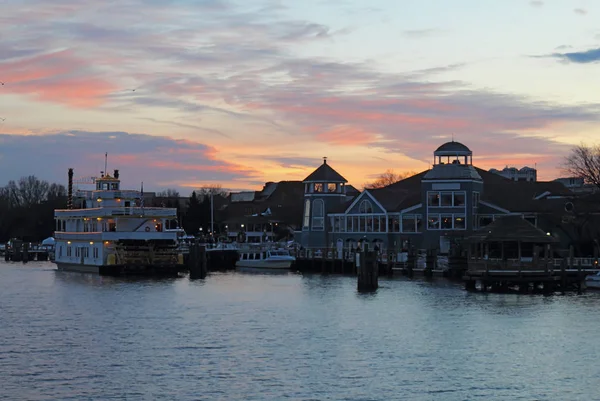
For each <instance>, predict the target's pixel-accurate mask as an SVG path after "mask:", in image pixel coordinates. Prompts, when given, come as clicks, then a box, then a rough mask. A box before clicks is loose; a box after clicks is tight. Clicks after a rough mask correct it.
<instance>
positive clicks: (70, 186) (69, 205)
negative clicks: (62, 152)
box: [67, 168, 73, 209]
mask: <svg viewBox="0 0 600 401" xmlns="http://www.w3.org/2000/svg"><path fill="white" fill-rule="evenodd" d="M67 209H73V169H72V168H70V169H69V184H68V189H67Z"/></svg>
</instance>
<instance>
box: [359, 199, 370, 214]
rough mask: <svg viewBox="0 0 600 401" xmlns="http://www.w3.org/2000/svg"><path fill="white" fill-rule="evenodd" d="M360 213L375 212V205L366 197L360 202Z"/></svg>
mask: <svg viewBox="0 0 600 401" xmlns="http://www.w3.org/2000/svg"><path fill="white" fill-rule="evenodd" d="M358 213H361V214H365V213H373V205H372V204H371V201H369V200H366V199H365V200H364V201H362V202H360V206H359V207H358Z"/></svg>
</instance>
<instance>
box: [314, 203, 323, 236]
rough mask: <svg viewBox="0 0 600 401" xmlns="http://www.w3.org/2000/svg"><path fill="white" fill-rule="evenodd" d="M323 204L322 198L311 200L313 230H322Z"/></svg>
mask: <svg viewBox="0 0 600 401" xmlns="http://www.w3.org/2000/svg"><path fill="white" fill-rule="evenodd" d="M324 209H325V206H324V204H323V200H322V199H315V200H314V201H313V214H312V216H313V217H312V228H313V230H322V229H323V226H324V224H325V210H324Z"/></svg>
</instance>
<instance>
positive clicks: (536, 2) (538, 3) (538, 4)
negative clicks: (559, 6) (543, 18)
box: [529, 0, 544, 8]
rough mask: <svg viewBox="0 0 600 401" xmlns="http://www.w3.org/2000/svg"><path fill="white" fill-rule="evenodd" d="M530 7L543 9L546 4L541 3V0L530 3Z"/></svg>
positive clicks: (533, 0)
mask: <svg viewBox="0 0 600 401" xmlns="http://www.w3.org/2000/svg"><path fill="white" fill-rule="evenodd" d="M529 5H530V6H532V7H538V8H539V7H543V6H544V2H543V1H540V0H532V1H530V2H529Z"/></svg>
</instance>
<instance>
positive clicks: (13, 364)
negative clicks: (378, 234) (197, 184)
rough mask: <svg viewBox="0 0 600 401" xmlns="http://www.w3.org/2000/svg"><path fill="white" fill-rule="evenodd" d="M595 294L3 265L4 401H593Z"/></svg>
mask: <svg viewBox="0 0 600 401" xmlns="http://www.w3.org/2000/svg"><path fill="white" fill-rule="evenodd" d="M599 302H600V294H599V293H597V292H596V293H592V292H588V293H586V294H584V295H581V296H574V295H571V296H553V297H544V296H535V295H534V296H531V295H518V294H482V293H467V292H465V291H463V290H462V288H461V286H460V285H458V284H454V283H449V282H447V281H441V280H433V281H421V280H413V281H411V280H407V279H403V278H401V279H381V280H380V288H379V290H378V291H377V292H376V293H373V294H359V293H358V292H357V291H356V279H355V278H353V277H339V276H322V275H306V276H301V275H298V274H293V273H287V274H275V275H274V274H253V273H243V274H242V273H239V272H230V273H215V274H210V275H209V276H208V277H207V279H206V280H194V281H190V280H189V279H188V278H187V277H183V278H175V279H173V278H168V279H160V280H154V279H130V278H112V277H100V276H96V275H90V274H80V273H67V272H58V271H56V270H54V268H53V265H51V264H49V263H29V264H27V265H23V264H16V263H15V264H5V263H1V264H0V322H1V323H2V324H1V325H0V375H1V377H2V386H0V399H2V398H3V397H5V398H6V399H11V400H13V399H28V400H56V399H60V400H65V399H73V400H80V399H102V400H104V399H111V398H112V399H128V400H138V399H139V400H146V399H165V400H174V399H176V400H197V399H207V400H238V399H244V400H270V399H272V400H281V399H292V400H324V399H330V400H397V399H399V400H403V399H405V400H472V399H489V400H519V399H521V400H589V399H595V398H596V394H597V381H598V380H597V378H598V377H599V374H600V367H599V365H598V363H597V360H598V356H599V354H598V348H599V347H598V346H597V345H596V344H597V343H598V341H597V336H598V335H597V333H598V332H600V311H599V308H598V305H599Z"/></svg>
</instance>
